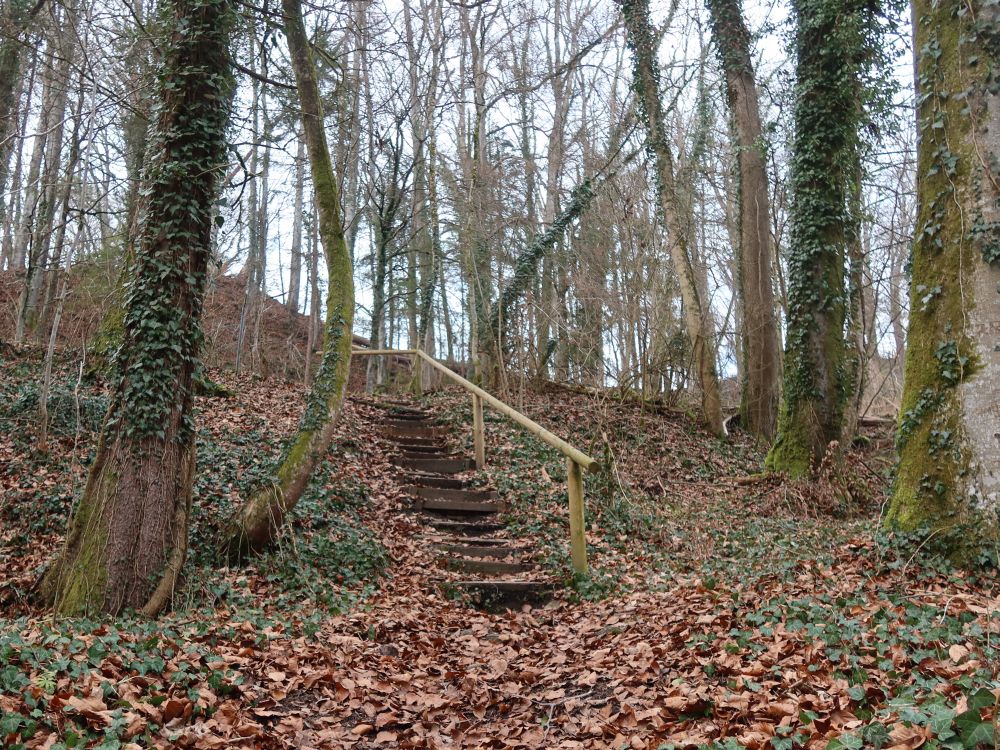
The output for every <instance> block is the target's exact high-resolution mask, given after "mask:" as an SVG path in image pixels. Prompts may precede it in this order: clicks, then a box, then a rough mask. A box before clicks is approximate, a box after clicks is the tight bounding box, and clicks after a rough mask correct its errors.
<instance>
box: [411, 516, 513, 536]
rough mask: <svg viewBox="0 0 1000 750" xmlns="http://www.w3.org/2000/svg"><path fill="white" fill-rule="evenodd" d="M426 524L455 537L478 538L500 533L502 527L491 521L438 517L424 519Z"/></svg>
mask: <svg viewBox="0 0 1000 750" xmlns="http://www.w3.org/2000/svg"><path fill="white" fill-rule="evenodd" d="M426 520H427V523H428V524H430V525H431V526H433V527H434V528H435V529H436V530H437V531H443V532H446V533H448V534H455V535H457V536H466V535H468V536H469V537H478V536H479V535H480V534H492V533H494V532H497V531H502V530H503V528H504V525H503V524H502V523H496V522H493V521H472V522H470V521H457V520H455V519H452V518H441V517H440V516H431V515H428V516H427V517H426Z"/></svg>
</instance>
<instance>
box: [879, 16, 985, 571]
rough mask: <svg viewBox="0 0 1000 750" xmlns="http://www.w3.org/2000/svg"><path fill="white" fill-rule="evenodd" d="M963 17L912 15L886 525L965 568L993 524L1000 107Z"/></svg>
mask: <svg viewBox="0 0 1000 750" xmlns="http://www.w3.org/2000/svg"><path fill="white" fill-rule="evenodd" d="M971 9H972V12H970V13H969V14H968V15H965V16H961V15H958V14H956V13H955V9H954V8H953V7H951V6H949V5H947V4H938V3H935V2H931V1H930V0H917V1H916V2H915V3H914V17H915V19H918V20H917V21H916V22H915V29H914V37H915V40H914V48H915V49H917V50H920V57H919V61H918V66H919V78H918V80H919V81H920V89H921V90H920V91H919V92H918V97H917V102H918V109H917V120H918V122H917V125H918V136H919V141H918V145H917V208H918V215H917V224H916V233H915V238H914V243H913V256H912V284H911V291H910V328H909V334H908V337H907V348H906V371H905V379H904V388H903V403H902V408H901V416H900V422H899V434H898V438H897V444H898V446H899V451H900V461H899V471H898V476H897V479H896V487H895V494H894V497H893V500H892V505H891V507H890V511H889V515H888V522H889V523H890V524H898V525H899V526H902V527H903V528H906V529H914V528H919V527H931V528H933V529H934V530H935V531H936V532H937V533H938V539H939V541H941V542H942V543H943V544H944V545H946V546H947V547H948V548H950V549H951V550H952V551H954V552H955V553H957V555H958V556H960V557H964V558H966V559H968V560H974V559H975V558H974V555H975V554H976V552H978V548H979V544H980V543H981V542H982V541H984V536H985V537H989V538H992V540H994V541H995V540H996V538H997V531H998V526H997V518H998V515H997V514H998V511H1000V440H998V439H997V424H998V420H1000V349H998V347H997V346H996V344H997V332H998V331H1000V211H998V210H997V205H998V199H1000V190H998V186H997V177H998V175H997V174H996V172H995V170H996V167H995V165H996V164H997V158H998V157H1000V96H998V95H997V94H996V91H995V86H994V78H993V74H992V71H993V70H995V69H996V65H997V63H998V59H997V58H998V56H997V53H996V50H995V47H993V46H992V45H991V42H990V39H991V37H989V36H988V35H987V34H986V33H985V32H984V29H995V28H997V25H998V23H1000V14H998V11H997V9H996V7H995V6H991V5H989V4H988V3H985V2H975V3H972V4H971Z"/></svg>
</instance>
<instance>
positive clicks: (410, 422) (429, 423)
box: [382, 417, 444, 430]
mask: <svg viewBox="0 0 1000 750" xmlns="http://www.w3.org/2000/svg"><path fill="white" fill-rule="evenodd" d="M382 425H383V426H384V427H401V428H403V429H404V430H408V429H410V428H411V427H443V426H444V425H442V424H440V423H439V422H437V421H435V420H433V419H396V418H394V417H386V418H385V419H383V420H382Z"/></svg>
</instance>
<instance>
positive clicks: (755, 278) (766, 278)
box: [708, 0, 781, 442]
mask: <svg viewBox="0 0 1000 750" xmlns="http://www.w3.org/2000/svg"><path fill="white" fill-rule="evenodd" d="M741 5H742V3H741V2H740V0H708V8H709V11H710V12H711V18H712V31H713V33H714V34H715V46H716V49H717V51H718V54H719V60H720V62H721V63H722V68H723V71H724V73H725V76H726V99H727V100H728V102H729V111H730V116H731V117H732V123H733V131H734V133H735V137H736V143H735V146H736V150H737V160H738V164H739V169H738V173H737V179H738V181H739V277H738V278H739V281H738V285H737V286H738V289H739V295H740V299H741V301H742V303H743V320H742V323H743V325H742V342H741V343H742V348H743V373H742V375H743V388H742V396H741V400H740V417H741V419H742V424H743V426H744V427H745V428H746V429H747V430H748V431H749V432H751V433H753V434H754V435H756V436H757V438H759V439H760V440H762V441H767V442H769V441H771V440H772V439H773V438H774V432H775V429H776V426H777V421H778V404H779V401H780V394H781V390H780V388H781V339H780V337H779V335H778V318H777V315H776V314H775V309H774V287H773V281H774V278H773V271H772V267H771V265H772V264H771V259H772V258H773V257H774V244H773V243H772V241H771V204H770V195H769V193H768V184H767V168H766V166H765V163H764V148H765V144H764V136H763V132H762V129H761V124H760V105H759V102H758V98H757V87H756V84H755V82H754V72H753V63H752V61H751V60H750V33H749V32H748V31H747V27H746V23H745V22H744V20H743V11H742V8H741Z"/></svg>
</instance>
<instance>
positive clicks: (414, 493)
mask: <svg viewBox="0 0 1000 750" xmlns="http://www.w3.org/2000/svg"><path fill="white" fill-rule="evenodd" d="M403 491H404V492H406V493H407V494H409V495H410V496H411V497H422V498H425V499H428V500H475V501H476V502H494V501H496V499H497V492H496V490H465V489H463V490H451V489H447V488H444V487H420V486H418V485H409V486H407V487H404V488H403Z"/></svg>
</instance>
